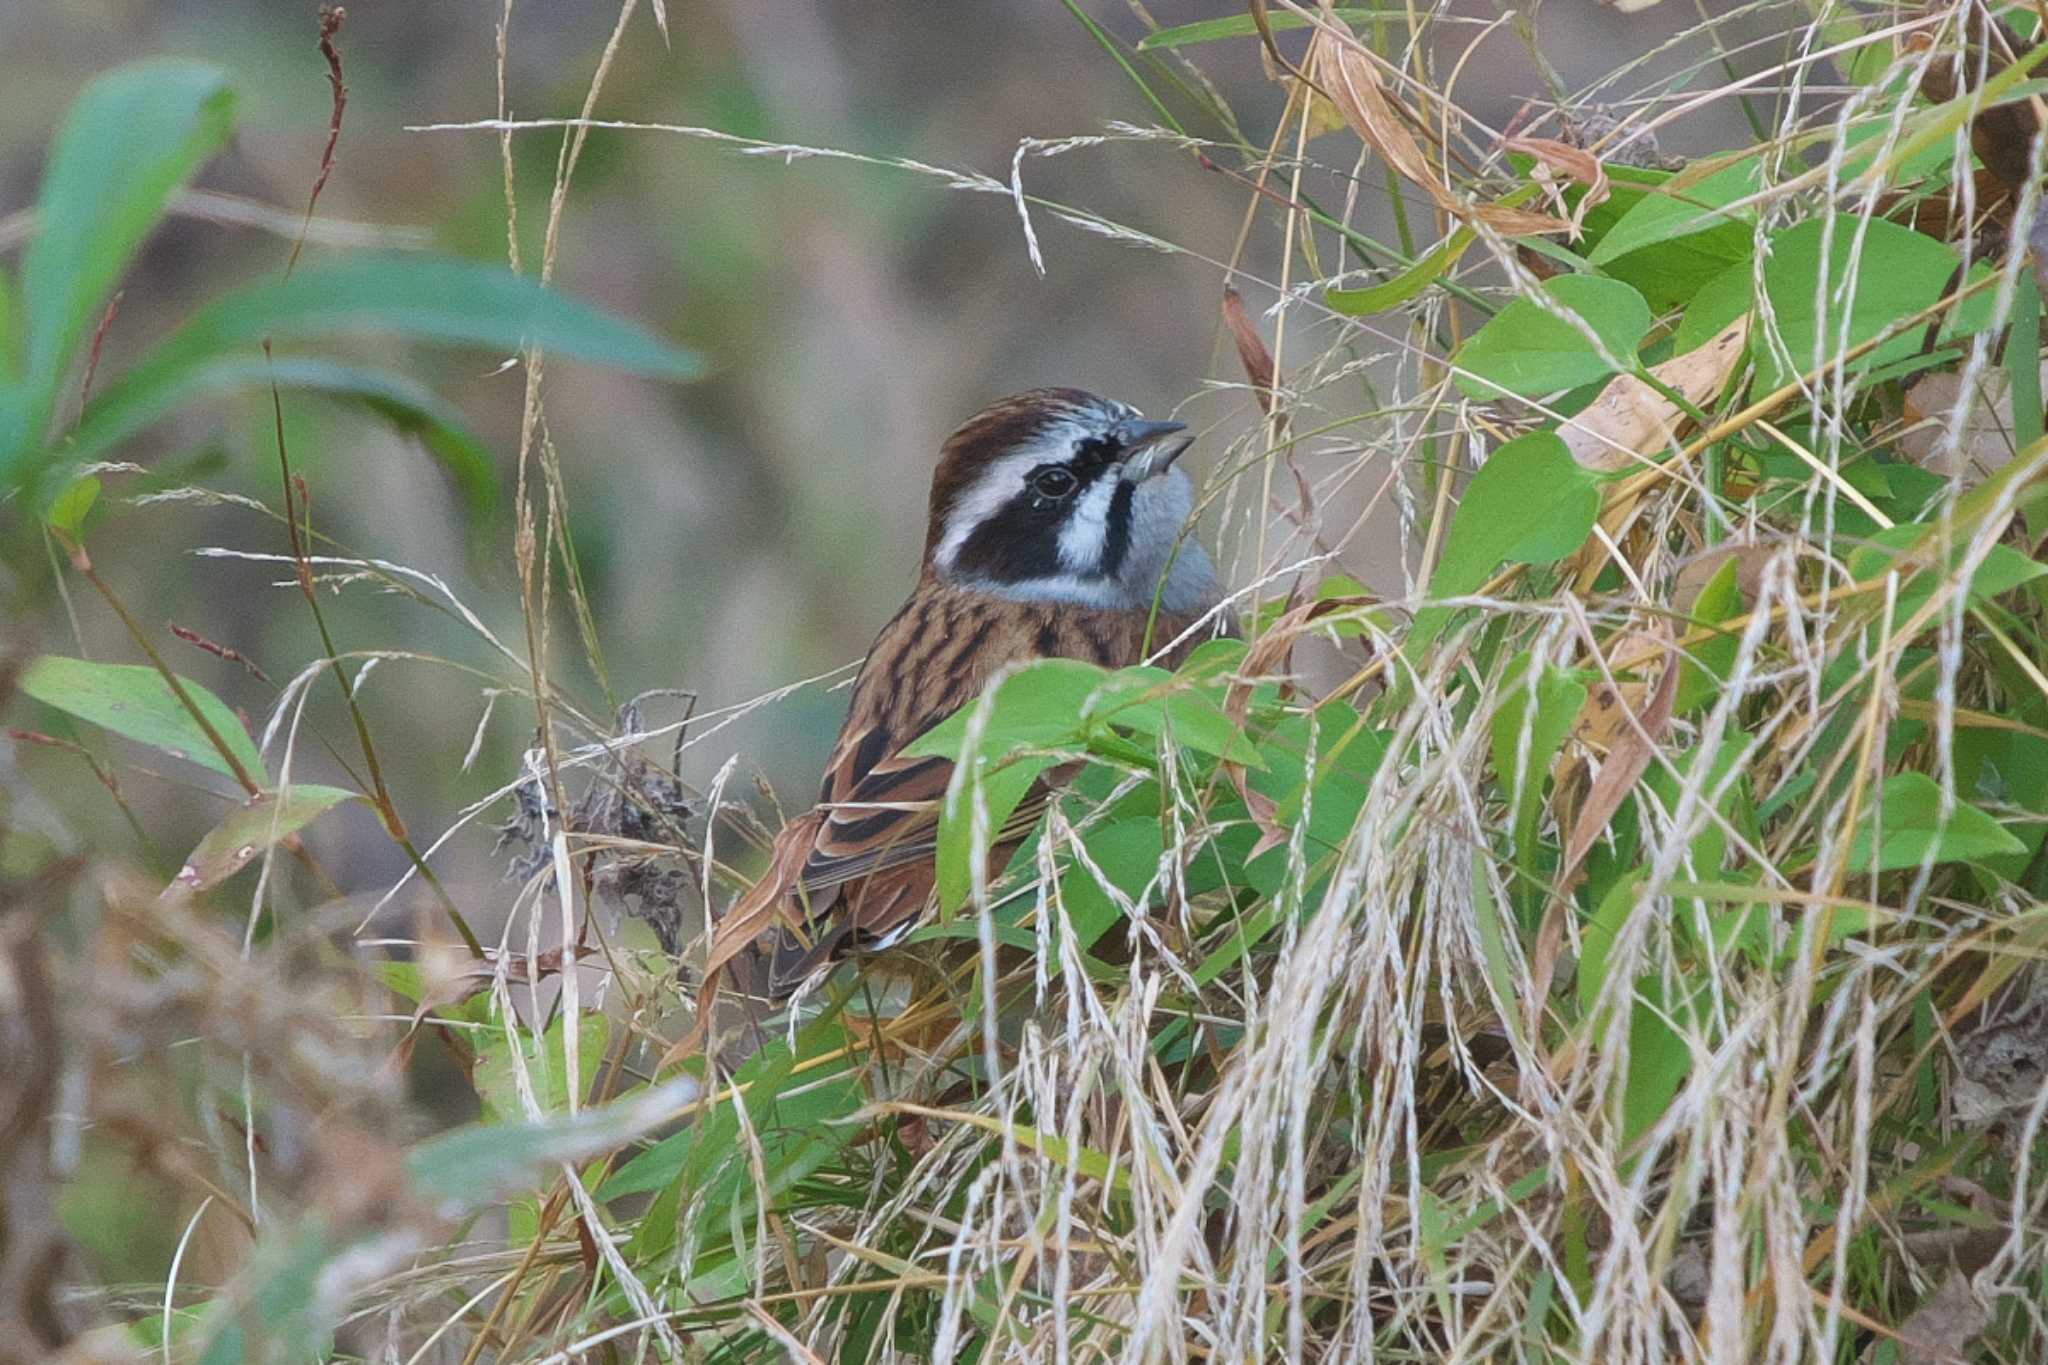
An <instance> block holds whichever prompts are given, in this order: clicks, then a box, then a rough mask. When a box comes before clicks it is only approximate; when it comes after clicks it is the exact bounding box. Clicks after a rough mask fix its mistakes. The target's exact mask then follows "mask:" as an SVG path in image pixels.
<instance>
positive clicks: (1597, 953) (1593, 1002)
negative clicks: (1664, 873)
mask: <svg viewBox="0 0 2048 1365" xmlns="http://www.w3.org/2000/svg"><path fill="white" fill-rule="evenodd" d="M1647 876H1648V873H1646V872H1645V871H1643V870H1642V869H1640V868H1638V869H1636V870H1635V871H1634V872H1631V873H1629V874H1628V875H1627V876H1624V877H1617V878H1616V879H1615V881H1614V885H1613V886H1611V887H1609V888H1608V890H1607V894H1606V895H1605V896H1603V897H1601V899H1600V904H1599V907H1598V908H1597V909H1595V910H1594V911H1593V918H1592V919H1590V920H1588V921H1587V922H1586V926H1585V928H1584V929H1582V930H1581V931H1580V935H1581V938H1582V941H1583V942H1584V945H1585V946H1584V948H1583V949H1582V950H1581V952H1580V954H1579V970H1578V977H1577V980H1576V983H1575V984H1576V986H1577V992H1578V998H1579V1018H1580V1020H1581V1022H1582V1023H1583V1024H1584V1025H1585V1026H1586V1027H1589V1028H1591V1029H1592V1030H1593V1032H1594V1034H1595V1036H1598V1034H1599V1033H1601V1032H1602V1030H1603V1026H1602V1024H1601V1023H1600V1022H1599V1021H1598V1019H1597V1018H1596V1017H1595V1016H1596V1012H1597V1011H1598V1010H1599V1008H1600V997H1601V995H1602V994H1603V993H1604V992H1605V991H1606V990H1607V978H1608V976H1609V975H1610V969H1609V966H1608V963H1609V960H1610V959H1611V958H1612V957H1613V956H1614V944H1615V940H1616V939H1617V938H1619V937H1620V935H1621V931H1622V930H1623V928H1625V927H1626V926H1627V924H1628V920H1629V916H1631V915H1633V914H1634V913H1635V911H1636V900H1637V897H1638V896H1639V894H1640V893H1641V891H1642V889H1643V881H1644V879H1645V878H1646V877H1647Z"/></svg>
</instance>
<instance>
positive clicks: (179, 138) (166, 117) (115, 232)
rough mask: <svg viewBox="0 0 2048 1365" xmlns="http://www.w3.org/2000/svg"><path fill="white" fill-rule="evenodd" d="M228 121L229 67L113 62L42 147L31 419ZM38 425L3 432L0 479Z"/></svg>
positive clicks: (26, 258)
mask: <svg viewBox="0 0 2048 1365" xmlns="http://www.w3.org/2000/svg"><path fill="white" fill-rule="evenodd" d="M233 121H234V93H233V91H231V90H230V89H229V88H228V83H227V78H226V76H225V75H223V74H222V73H221V72H220V71H219V70H217V69H216V68H214V67H211V66H207V65H204V64H202V63H199V62H189V61H176V60H160V61H148V62H137V63H135V64H133V65H130V66H123V67H117V68H116V69H115V70H113V71H111V72H109V73H107V74H106V75H104V76H101V77H100V78H99V79H97V80H95V81H93V82H92V83H91V84H90V85H88V86H87V87H86V88H85V90H84V92H83V93H82V94H81V95H80V96H79V97H78V100H77V101H76V102H75V103H74V104H73V105H72V106H71V112H70V114H69V115H68V116H67V117H66V118H65V120H64V125H63V127H62V128H61V129H60V130H59V131H58V133H57V138H56V141H55V143H54V144H53V145H52V146H51V149H50V160H49V165H48V167H47V168H46V169H45V170H44V172H43V185H42V193H41V195H40V196H39V197H38V199H37V202H36V235H35V238H34V240H33V241H31V242H30V243H29V247H28V250H27V252H26V253H25V254H24V255H23V257H22V273H21V278H22V310H23V314H24V323H25V326H24V329H23V343H24V347H25V351H26V361H27V363H26V367H25V383H26V385H27V388H28V391H29V394H30V407H29V414H28V415H29V416H30V417H31V418H34V419H39V420H40V421H47V420H48V418H49V414H50V412H51V410H52V408H51V405H52V403H53V402H54V393H53V390H54V388H55V386H56V384H57V383H58V382H59V381H60V380H61V379H62V378H63V376H64V373H65V370H66V368H67V366H68V365H69V363H70V361H71V359H72V357H73V355H74V353H75V352H76V351H77V349H78V347H79V346H80V344H81V343H82V342H83V341H84V339H85V338H86V337H87V336H88V335H90V334H91V331H92V329H93V328H94V327H95V326H97V325H98V323H99V319H100V314H101V311H102V310H103V309H104V308H105V306H106V302H107V297H108V295H109V294H110V293H111V292H112V291H113V288H114V284H115V282H116V281H117V280H119V279H120V278H121V276H122V274H123V273H124V272H125V271H126V270H127V268H128V262H129V260H130V258H132V257H133V256H134V254H135V251H136V248H138V247H139V246H141V244H142V240H143V238H144V237H146V236H148V235H149V232H150V229H151V228H153V227H154V226H155V225H156V222H157V220H158V218H159V217H161V215H162V213H163V209H164V205H165V203H166V202H167V201H168V200H169V199H170V196H171V194H172V192H173V191H175V190H176V189H177V187H178V186H179V185H180V184H182V183H184V181H185V180H186V179H187V178H188V177H189V176H190V175H191V174H192V173H193V171H195V170H197V169H198V168H199V166H200V165H201V164H202V163H203V162H205V161H206V160H207V158H209V157H211V156H212V155H213V154H214V152H215V151H217V150H218V149H219V148H220V146H221V144H222V143H223V142H224V141H225V140H226V139H227V135H228V129H229V128H230V126H231V125H232V123H233ZM43 434H44V433H43V431H42V430H41V429H40V426H39V424H38V421H36V420H31V421H30V423H29V425H28V428H27V429H24V430H18V431H13V432H0V485H4V484H11V483H12V482H13V481H14V478H15V477H16V475H17V474H18V473H19V464H20V462H21V461H22V460H23V459H25V458H26V456H27V454H28V453H29V452H32V451H33V450H34V449H35V448H36V446H37V444H38V443H39V442H40V441H41V439H42V436H43ZM10 437H11V438H12V439H9V438H10Z"/></svg>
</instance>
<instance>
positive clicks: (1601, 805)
mask: <svg viewBox="0 0 2048 1365" xmlns="http://www.w3.org/2000/svg"><path fill="white" fill-rule="evenodd" d="M1666 630H1667V631H1668V627H1667V628H1666ZM1642 638H1643V637H1640V636H1638V637H1635V638H1634V640H1632V641H1631V642H1630V643H1625V644H1624V645H1623V646H1622V647H1621V648H1620V649H1619V650H1617V652H1616V658H1615V662H1614V663H1613V664H1612V665H1610V667H1611V668H1612V667H1627V666H1628V665H1627V664H1626V663H1624V662H1623V658H1622V656H1623V655H1624V654H1626V653H1627V652H1628V651H1629V650H1631V649H1632V648H1634V647H1636V645H1638V644H1639V643H1640V642H1641V640H1642ZM1658 643H1659V645H1660V646H1661V648H1662V649H1663V651H1664V652H1665V653H1666V654H1667V656H1668V655H1669V654H1670V649H1671V642H1670V640H1669V639H1668V638H1665V639H1663V640H1661V641H1659V642H1658ZM1678 673H1679V669H1678V660H1677V659H1676V658H1675V657H1667V658H1666V660H1665V664H1664V675H1663V677H1661V678H1659V679H1658V680H1657V690H1656V692H1655V693H1653V694H1652V695H1651V697H1650V700H1649V702H1648V703H1647V704H1646V705H1645V706H1644V707H1643V708H1642V710H1641V711H1640V712H1635V713H1633V714H1627V713H1626V712H1628V711H1629V710H1630V709H1629V708H1625V707H1623V706H1620V705H1611V704H1610V705H1609V706H1607V707H1606V708H1605V709H1603V710H1602V711H1601V712H1600V717H1599V719H1604V720H1605V721H1606V722H1608V723H1611V724H1613V725H1614V726H1615V727H1616V728H1615V733H1614V736H1613V740H1612V742H1611V743H1609V744H1608V746H1607V761H1606V762H1604V763H1602V764H1601V765H1600V772H1599V774H1598V775H1597V776H1596V777H1594V779H1593V785H1592V788H1591V789H1590V790H1588V791H1587V793H1586V803H1585V804H1584V805H1583V806H1581V807H1579V814H1578V818H1577V819H1576V820H1575V821H1573V823H1572V833H1571V838H1570V839H1568V840H1566V841H1565V850H1564V869H1563V876H1562V877H1561V878H1560V879H1559V880H1560V882H1561V884H1562V885H1564V886H1566V887H1571V886H1575V885H1576V884H1577V882H1578V877H1579V870H1580V864H1581V863H1582V862H1584V861H1585V857H1586V853H1587V852H1588V851H1589V850H1590V849H1591V848H1592V847H1593V841H1594V840H1595V839H1597V838H1599V837H1600V833H1601V831H1602V830H1604V829H1606V828H1607V824H1608V822H1609V821H1610V820H1612V819H1613V818H1614V813H1615V812H1616V811H1618V810H1620V809H1621V803H1622V802H1623V801H1625V800H1627V799H1628V794H1629V793H1630V792H1631V791H1633V790H1635V785H1636V783H1637V782H1638V781H1640V780H1641V778H1642V776H1643V774H1644V773H1645V772H1648V771H1649V768H1650V760H1651V759H1652V758H1653V757H1654V756H1655V755H1656V745H1657V741H1658V740H1659V739H1660V738H1661V737H1662V736H1663V734H1664V731H1665V728H1666V727H1667V726H1669V725H1670V724H1671V706H1672V703H1673V702H1674V701H1675V700H1676V699H1677V697H1678ZM1608 691H1609V689H1608V688H1607V687H1599V688H1595V689H1594V694H1593V696H1592V697H1589V698H1588V699H1587V702H1586V714H1585V715H1582V717H1581V721H1580V723H1581V725H1587V724H1588V723H1589V722H1590V723H1594V724H1597V723H1599V719H1595V718H1594V717H1593V713H1594V710H1595V708H1596V707H1598V706H1600V705H1601V703H1602V698H1601V694H1602V693H1604V692H1608ZM1607 700H1608V701H1609V702H1610V703H1611V702H1612V701H1613V700H1614V699H1613V698H1611V697H1610V698H1608V699H1607Z"/></svg>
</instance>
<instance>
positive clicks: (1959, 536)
mask: <svg viewBox="0 0 2048 1365" xmlns="http://www.w3.org/2000/svg"><path fill="white" fill-rule="evenodd" d="M1940 535H1941V528H1940V527H1939V526H1938V525H1935V524H1932V523H1925V522H1907V523H1905V524H1903V525H1899V526H1892V527H1887V528H1886V529H1884V530H1881V531H1878V532H1876V533H1875V534H1873V535H1872V536H1870V538H1869V539H1868V540H1866V541H1865V542H1864V543H1863V544H1862V545H1860V546H1858V547H1857V548H1856V550H1855V551H1854V552H1852V553H1851V554H1850V556H1849V572H1850V574H1851V575H1853V576H1854V577H1855V578H1857V579H1859V580H1864V581H1867V580H1869V579H1872V578H1875V577H1877V576H1878V575H1879V574H1881V573H1884V572H1885V571H1886V570H1887V569H1890V568H1893V567H1896V568H1897V569H1898V571H1899V572H1900V574H1901V575H1902V576H1904V577H1905V580H1906V581H1905V582H1904V583H1903V584H1902V585H1901V586H1900V588H1899V594H1898V601H1897V604H1896V606H1895V608H1894V619H1895V620H1898V621H1905V620H1906V619H1907V618H1908V617H1910V616H1912V615H1913V614H1914V613H1915V612H1917V611H1919V610H1920V608H1921V607H1922V606H1924V605H1925V604H1926V603H1927V601H1928V599H1929V598H1931V597H1932V596H1933V595H1934V593H1935V591H1936V589H1937V588H1939V587H1941V586H1942V585H1943V583H1945V582H1946V581H1948V579H1949V578H1951V577H1952V576H1953V575H1955V574H1956V573H1958V572H1960V570H1961V567H1962V561H1963V559H1964V557H1965V555H1966V554H1967V552H1968V550H1969V544H1968V539H1969V531H1968V528H1967V526H1964V525H1960V524H1959V525H1958V526H1957V528H1956V532H1955V535H1956V539H1955V540H1954V541H1953V542H1952V543H1951V544H1950V546H1949V556H1948V572H1947V573H1946V574H1944V573H1942V572H1940V571H1939V570H1940V565H1939V563H1938V562H1937V559H1936V555H1937V551H1938V547H1939V542H1940ZM2043 574H2048V564H2040V563H2037V562H2036V561H2034V560H2031V559H2029V558H2027V557H2026V556H2025V555H2024V554H2022V553H2020V552H2019V551H2018V550H2015V549H2013V548H2012V547H2011V546H2010V545H1993V546H1992V547H1991V551H1990V553H1989V554H1987V555H1985V556H1984V560H1983V562H1982V563H1980V564H1979V565H1978V566H1977V571H1976V572H1975V573H1974V574H1972V575H1971V576H1970V584H1969V597H1968V600H1969V603H1970V605H1972V606H1975V605H1977V604H1978V603H1980V602H1983V601H1985V600H1987V599H1989V598H1993V597H1997V596H1999V595H2000V594H2001V593H2008V592H2011V591H2012V590H2013V589H2014V588H2017V587H2019V586H2021V585H2022V584H2024V583H2028V582H2031V581H2032V580H2034V579H2036V578H2039V577H2041V576H2042V575H2043Z"/></svg>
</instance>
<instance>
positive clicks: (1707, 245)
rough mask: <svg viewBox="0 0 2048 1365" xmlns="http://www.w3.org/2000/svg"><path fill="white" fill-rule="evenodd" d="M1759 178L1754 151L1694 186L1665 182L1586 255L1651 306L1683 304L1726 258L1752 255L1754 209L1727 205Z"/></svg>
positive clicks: (1746, 193)
mask: <svg viewBox="0 0 2048 1365" xmlns="http://www.w3.org/2000/svg"><path fill="white" fill-rule="evenodd" d="M1762 183H1763V165H1762V162H1761V160H1760V159H1759V158H1757V157H1748V158H1745V159H1743V160H1741V161H1738V162H1736V163H1735V164H1734V165H1732V166H1725V167H1723V168H1722V169H1720V170H1718V171H1715V172H1714V173H1713V174H1711V175H1709V176H1707V177H1706V178H1705V179H1703V180H1700V181H1698V182H1696V183H1694V184H1690V185H1680V186H1679V187H1677V188H1673V187H1672V185H1671V184H1669V183H1667V184H1665V185H1663V186H1661V187H1659V188H1658V189H1657V190H1655V191H1653V192H1651V193H1648V194H1645V195H1644V196H1643V197H1642V199H1641V200H1640V201H1639V202H1638V203H1637V204H1636V206H1635V207H1634V208H1632V209H1630V210H1629V211H1628V212H1627V213H1625V214H1623V215H1622V216H1621V220H1620V221H1619V222H1617V223H1616V224H1615V225H1614V227H1613V228H1612V229H1611V230H1609V232H1608V233H1607V235H1606V236H1604V237H1602V238H1601V239H1600V242H1599V245H1597V246H1595V247H1594V248H1593V250H1592V252H1591V254H1590V255H1588V257H1587V259H1588V260H1589V261H1590V262H1592V264H1594V265H1596V266H1599V267H1601V268H1602V269H1603V270H1604V271H1606V273H1608V274H1609V275H1612V276H1613V277H1614V278H1616V279H1618V280H1625V281H1627V282H1628V283H1630V284H1633V285H1635V286H1636V287H1637V288H1639V289H1641V290H1642V291H1643V293H1644V295H1645V296H1646V297H1647V298H1648V300H1649V303H1650V306H1651V307H1652V308H1655V309H1658V310H1660V311H1661V310H1663V309H1666V308H1670V307H1673V306H1675V305H1677V304H1680V303H1683V302H1685V301H1686V300H1687V299H1689V298H1691V297H1692V296H1693V295H1694V294H1696V293H1697V292H1698V291H1699V289H1700V287H1701V286H1702V285H1704V284H1706V282H1707V281H1708V280H1710V279H1713V278H1714V277H1715V276H1716V275H1719V274H1720V273H1721V272H1722V271H1724V270H1726V269H1727V268H1728V266H1729V265H1730V264H1731V263H1734V262H1737V261H1746V260H1748V259H1749V256H1750V254H1751V252H1752V250H1753V249H1754V239H1753V237H1752V236H1751V229H1750V224H1751V223H1752V222H1754V221H1755V218H1756V210H1755V209H1753V208H1745V209H1737V210H1733V211H1729V210H1728V208H1727V206H1728V205H1729V204H1732V203H1735V202H1737V201H1738V200H1742V199H1746V198H1748V197H1749V196H1750V195H1752V194H1754V193H1756V191H1757V189H1758V187H1759V186H1760V185H1761V184H1762ZM1683 353H1684V352H1683V351H1680V352H1679V354H1683Z"/></svg>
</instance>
